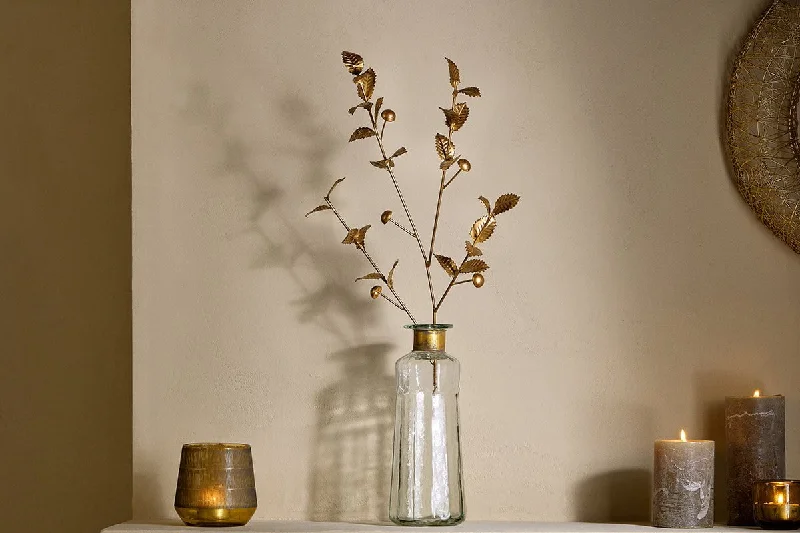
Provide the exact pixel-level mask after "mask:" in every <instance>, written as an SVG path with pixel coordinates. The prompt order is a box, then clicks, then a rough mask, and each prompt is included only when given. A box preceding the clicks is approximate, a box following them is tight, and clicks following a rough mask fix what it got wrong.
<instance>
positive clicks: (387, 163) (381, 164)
mask: <svg viewBox="0 0 800 533" xmlns="http://www.w3.org/2000/svg"><path fill="white" fill-rule="evenodd" d="M369 164H370V165H372V166H373V167H378V168H390V167H393V166H394V161H392V160H391V159H381V160H380V161H370V162H369Z"/></svg>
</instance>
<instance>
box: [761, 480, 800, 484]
mask: <svg viewBox="0 0 800 533" xmlns="http://www.w3.org/2000/svg"><path fill="white" fill-rule="evenodd" d="M794 484H796V485H800V479H757V480H756V481H753V485H794Z"/></svg>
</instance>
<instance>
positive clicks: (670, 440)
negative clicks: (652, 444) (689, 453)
mask: <svg viewBox="0 0 800 533" xmlns="http://www.w3.org/2000/svg"><path fill="white" fill-rule="evenodd" d="M656 442H713V443H714V444H716V442H717V441H715V440H712V439H686V440H681V439H658V440H657V441H656Z"/></svg>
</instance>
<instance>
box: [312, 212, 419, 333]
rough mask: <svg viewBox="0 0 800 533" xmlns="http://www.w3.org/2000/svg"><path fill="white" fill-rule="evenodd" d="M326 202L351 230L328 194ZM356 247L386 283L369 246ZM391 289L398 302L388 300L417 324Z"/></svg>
mask: <svg viewBox="0 0 800 533" xmlns="http://www.w3.org/2000/svg"><path fill="white" fill-rule="evenodd" d="M325 203H326V204H328V207H330V208H331V211H333V214H334V215H336V218H338V219H339V222H341V223H342V226H343V227H344V229H345V231H350V226H348V225H347V222H345V221H344V218H342V215H341V214H339V210H338V209H336V207H335V206H334V205H333V202H331V199H330V197H328V196H326V197H325ZM356 248H358V249H359V250H361V253H362V254H364V257H366V258H367V261H369V264H370V265H372V268H374V269H375V272H376V273H377V274H378V275H379V276H380V277H381V279H382V280H383V282H384V283H386V276H385V275H384V274H383V272H381V269H380V267H378V265H377V264H376V263H375V261H374V260H373V259H372V256H371V255H369V252H367V248H366V246H364V245H362V244H359V245H357V246H356ZM386 286H387V287H388V286H389V284H388V283H386ZM389 290H390V291H392V294H393V295H394V297H395V298H397V303H395V302H392V300H391V299H389V298H386V299H387V300H388V301H390V302H392V303H393V304H395V306H396V307H397V308H399V309H401V310H402V311H404V312H405V314H407V315H408V318H410V319H411V322H412V323H413V324H416V323H417V321H416V320H415V319H414V315H412V314H411V311H410V310H409V309H408V307H406V304H405V303H403V300H402V299H401V298H400V295H399V294H397V291H395V290H394V287H389ZM384 298H385V297H384ZM398 304H399V305H398Z"/></svg>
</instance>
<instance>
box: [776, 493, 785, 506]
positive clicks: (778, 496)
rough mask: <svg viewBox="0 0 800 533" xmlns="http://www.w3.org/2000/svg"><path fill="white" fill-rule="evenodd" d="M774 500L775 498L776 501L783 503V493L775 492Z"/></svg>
mask: <svg viewBox="0 0 800 533" xmlns="http://www.w3.org/2000/svg"><path fill="white" fill-rule="evenodd" d="M775 500H776V502H777V503H780V504H782V503H784V499H783V493H782V492H779V493H778V494H776V495H775Z"/></svg>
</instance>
